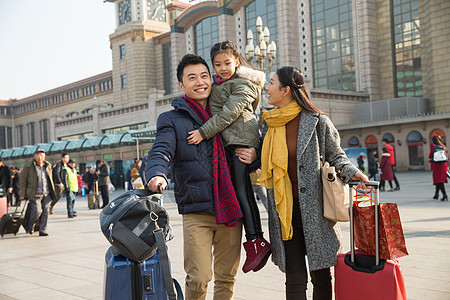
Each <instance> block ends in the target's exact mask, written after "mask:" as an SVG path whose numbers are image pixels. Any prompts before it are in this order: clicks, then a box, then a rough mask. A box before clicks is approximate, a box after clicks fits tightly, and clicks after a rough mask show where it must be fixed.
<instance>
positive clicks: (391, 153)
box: [384, 144, 395, 165]
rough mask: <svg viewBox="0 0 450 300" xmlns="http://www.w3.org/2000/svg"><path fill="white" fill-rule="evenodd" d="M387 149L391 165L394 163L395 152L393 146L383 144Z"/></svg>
mask: <svg viewBox="0 0 450 300" xmlns="http://www.w3.org/2000/svg"><path fill="white" fill-rule="evenodd" d="M384 147H385V148H386V149H387V151H388V152H389V154H390V155H391V165H395V152H394V147H392V146H391V145H389V144H386V146H384Z"/></svg>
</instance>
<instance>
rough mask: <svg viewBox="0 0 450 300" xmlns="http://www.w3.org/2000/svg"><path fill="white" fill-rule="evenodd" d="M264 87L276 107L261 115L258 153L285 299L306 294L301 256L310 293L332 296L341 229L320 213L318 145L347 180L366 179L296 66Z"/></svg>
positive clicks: (273, 245)
mask: <svg viewBox="0 0 450 300" xmlns="http://www.w3.org/2000/svg"><path fill="white" fill-rule="evenodd" d="M266 90H267V93H268V99H269V104H272V105H275V106H276V109H274V110H272V111H268V112H266V113H264V115H263V120H264V121H265V123H266V124H267V125H268V127H269V128H268V131H267V133H266V135H265V138H264V144H263V147H262V153H261V183H262V184H263V185H264V186H266V187H267V188H268V208H269V209H268V215H269V233H270V242H271V245H272V255H273V256H272V260H273V261H274V263H275V264H276V265H278V267H279V268H280V269H281V271H283V272H285V273H286V299H296V300H298V299H306V285H307V277H308V275H307V267H306V263H305V255H307V256H308V264H309V270H310V275H311V281H312V283H313V286H314V290H313V298H314V299H332V285H331V274H330V267H332V266H334V265H335V264H336V256H337V253H338V251H339V249H340V229H339V226H338V224H337V223H335V222H332V221H330V220H328V219H325V218H324V217H323V199H322V181H321V175H320V157H319V149H321V150H322V152H324V153H323V154H324V155H325V160H326V161H328V162H329V163H330V165H332V166H334V167H336V170H337V171H339V172H340V176H341V177H342V179H343V180H344V181H345V182H348V181H350V180H351V179H353V180H363V181H366V182H368V178H367V176H366V175H364V174H363V173H362V172H361V171H359V170H358V168H357V167H356V166H354V165H353V164H352V163H351V162H350V161H349V159H348V158H347V157H346V155H345V153H344V151H343V150H342V149H341V147H340V146H339V144H340V138H339V133H338V132H337V130H336V128H335V127H334V126H333V124H332V123H331V121H330V119H329V118H328V117H326V116H325V115H324V114H323V113H322V112H321V111H320V110H319V109H318V108H317V107H316V106H314V105H313V104H312V103H311V100H310V98H309V94H308V92H307V91H306V87H305V81H304V77H303V75H302V73H301V71H300V70H299V69H297V68H295V67H282V68H280V69H278V70H277V71H276V73H275V74H274V75H273V76H272V78H271V80H270V83H269V85H268V86H267V87H266ZM319 143H320V147H319ZM359 186H360V187H363V188H365V185H364V184H359Z"/></svg>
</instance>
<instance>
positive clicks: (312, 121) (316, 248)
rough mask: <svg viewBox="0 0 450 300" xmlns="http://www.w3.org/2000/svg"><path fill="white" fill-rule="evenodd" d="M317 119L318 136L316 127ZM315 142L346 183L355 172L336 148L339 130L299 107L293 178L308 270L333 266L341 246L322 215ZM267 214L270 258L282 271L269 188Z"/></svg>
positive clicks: (333, 225) (277, 225)
mask: <svg viewBox="0 0 450 300" xmlns="http://www.w3.org/2000/svg"><path fill="white" fill-rule="evenodd" d="M317 122H319V126H320V127H319V132H320V136H319V134H318V132H317V130H316V124H317ZM319 142H320V145H321V146H320V149H321V151H322V153H323V152H324V153H325V160H326V161H328V162H329V163H330V165H332V166H334V167H335V168H336V171H337V172H339V171H340V176H341V178H342V179H343V180H344V182H349V181H350V179H351V177H353V175H354V174H355V173H356V172H357V171H358V169H357V167H356V166H355V165H353V164H352V163H351V162H350V160H349V159H348V158H347V156H346V155H345V153H344V151H343V150H342V148H341V147H340V137H339V133H338V131H337V130H336V128H335V127H334V125H333V123H331V120H330V119H329V118H328V117H326V116H324V115H320V116H319V115H318V114H317V113H313V112H309V111H306V110H303V111H302V112H301V116H300V124H299V131H298V139H297V179H298V190H299V191H298V196H299V204H300V211H301V216H302V222H303V232H304V236H305V246H306V253H307V254H306V255H307V257H308V263H309V269H310V271H315V270H319V269H323V268H328V267H332V266H334V265H336V257H337V253H338V252H339V251H340V248H341V247H340V246H341V237H340V228H339V225H338V224H337V223H336V222H333V221H330V220H328V219H326V218H324V217H323V198H322V180H321V175H320V155H319ZM268 216H269V236H270V243H271V249H272V261H273V262H274V263H275V265H277V266H278V267H279V268H280V270H281V271H283V272H285V271H286V255H285V250H284V243H283V240H282V238H281V229H280V221H279V217H278V213H277V211H276V209H275V200H274V193H273V190H272V189H269V190H268Z"/></svg>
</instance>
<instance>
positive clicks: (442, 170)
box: [429, 134, 448, 201]
mask: <svg viewBox="0 0 450 300" xmlns="http://www.w3.org/2000/svg"><path fill="white" fill-rule="evenodd" d="M437 149H443V150H444V151H445V154H446V155H447V161H446V162H439V163H438V162H433V154H434V152H435V151H436V150H437ZM429 158H430V162H431V171H432V173H433V184H434V185H435V186H436V191H435V192H434V196H433V199H435V200H437V199H439V191H441V193H442V199H441V201H448V197H447V192H446V191H445V186H444V183H447V170H448V149H447V146H445V144H444V143H443V142H442V138H441V137H440V136H439V135H437V134H435V135H434V136H433V137H432V138H431V144H430V155H429Z"/></svg>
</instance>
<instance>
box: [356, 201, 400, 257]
mask: <svg viewBox="0 0 450 300" xmlns="http://www.w3.org/2000/svg"><path fill="white" fill-rule="evenodd" d="M366 195H367V194H366ZM356 197H357V198H356V200H355V202H354V203H353V221H354V224H355V228H354V235H355V246H356V247H357V248H359V249H361V250H363V251H364V252H366V253H367V254H370V255H375V254H376V245H375V205H377V204H376V203H374V202H372V198H373V197H372V193H371V194H370V196H369V200H370V203H369V202H368V201H364V202H363V201H358V195H356ZM378 235H379V249H380V250H379V252H380V258H382V259H395V258H399V257H402V256H406V255H408V250H407V249H406V242H405V237H404V235H403V228H402V222H401V220H400V215H399V213H398V207H397V204H396V203H379V206H378Z"/></svg>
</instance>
